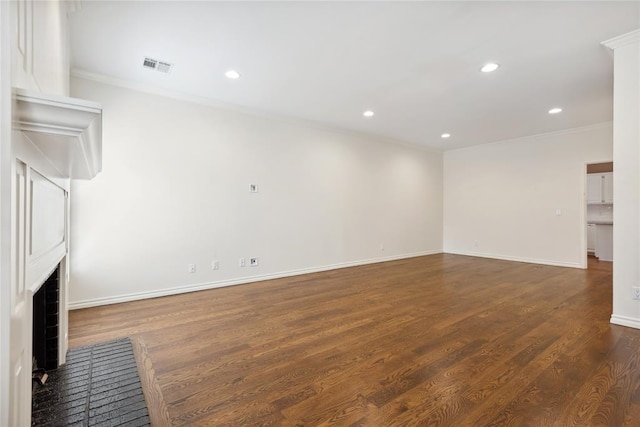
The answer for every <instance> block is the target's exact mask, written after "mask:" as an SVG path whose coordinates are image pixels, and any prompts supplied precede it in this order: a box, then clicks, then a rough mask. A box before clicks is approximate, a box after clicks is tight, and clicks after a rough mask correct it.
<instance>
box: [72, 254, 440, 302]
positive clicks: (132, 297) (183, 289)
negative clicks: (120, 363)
mask: <svg viewBox="0 0 640 427" xmlns="http://www.w3.org/2000/svg"><path fill="white" fill-rule="evenodd" d="M441 253H442V250H431V251H423V252H414V253H410V254H403V255H396V256H390V257H384V258H373V259H365V260H359V261H349V262H342V263H338V264H331V265H325V266H320V267H310V268H301V269H298V270H290V271H281V272H279V273H271V274H262V275H257V276H248V277H241V278H238V279H231V280H221V281H218V282H208V283H198V284H195V285H188V286H180V287H176V288H168V289H161V290H157V291H148V292H136V293H133V294H126V295H120V296H115V297H106V298H93V299H88V300H83V301H75V302H69V310H78V309H81V308H89V307H97V306H100V305H108V304H117V303H122V302H129V301H136V300H141V299H148V298H157V297H164V296H169V295H178V294H184V293H187V292H196V291H204V290H207V289H214V288H222V287H227V286H235V285H244V284H247V283H252V282H260V281H263V280H273V279H281V278H284V277H290V276H300V275H303V274H310V273H318V272H322V271H328V270H337V269H339V268H346V267H357V266H360V265H366V264H376V263H381V262H387V261H396V260H400V259H407V258H415V257H420V256H426V255H435V254H441Z"/></svg>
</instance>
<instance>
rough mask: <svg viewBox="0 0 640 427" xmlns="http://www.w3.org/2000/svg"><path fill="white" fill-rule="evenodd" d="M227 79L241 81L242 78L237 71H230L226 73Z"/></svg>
mask: <svg viewBox="0 0 640 427" xmlns="http://www.w3.org/2000/svg"><path fill="white" fill-rule="evenodd" d="M224 75H225V77H226V78H228V79H233V80H235V79H239V78H240V73H239V72H237V71H236V70H229V71H227V72H226V73H224Z"/></svg>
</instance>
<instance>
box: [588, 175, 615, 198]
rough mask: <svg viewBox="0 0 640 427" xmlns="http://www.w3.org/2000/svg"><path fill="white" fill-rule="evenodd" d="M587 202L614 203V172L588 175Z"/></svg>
mask: <svg viewBox="0 0 640 427" xmlns="http://www.w3.org/2000/svg"><path fill="white" fill-rule="evenodd" d="M587 203H590V204H598V203H613V173H611V172H606V173H590V174H588V175H587Z"/></svg>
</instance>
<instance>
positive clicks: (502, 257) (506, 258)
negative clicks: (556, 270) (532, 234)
mask: <svg viewBox="0 0 640 427" xmlns="http://www.w3.org/2000/svg"><path fill="white" fill-rule="evenodd" d="M444 253H446V254H452V255H464V256H472V257H478V258H491V259H499V260H503V261H515V262H526V263H528V264H542V265H551V266H554V267H569V268H579V269H583V270H584V269H585V268H586V266H582V265H581V264H580V263H579V262H558V261H551V260H546V259H536V258H524V257H517V256H510V255H496V254H486V253H477V252H464V251H447V250H445V251H444Z"/></svg>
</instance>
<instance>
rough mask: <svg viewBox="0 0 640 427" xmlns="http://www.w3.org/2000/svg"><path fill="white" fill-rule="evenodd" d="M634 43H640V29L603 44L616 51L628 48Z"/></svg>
mask: <svg viewBox="0 0 640 427" xmlns="http://www.w3.org/2000/svg"><path fill="white" fill-rule="evenodd" d="M633 43H640V29H638V30H635V31H631V32H630V33H626V34H622V35H621V36H618V37H614V38H612V39H609V40H605V41H603V42H602V43H601V44H602V45H603V46H606V47H608V48H609V49H611V50H616V49H617V48H619V47H623V46H627V45H630V44H633Z"/></svg>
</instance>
